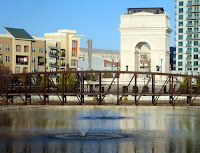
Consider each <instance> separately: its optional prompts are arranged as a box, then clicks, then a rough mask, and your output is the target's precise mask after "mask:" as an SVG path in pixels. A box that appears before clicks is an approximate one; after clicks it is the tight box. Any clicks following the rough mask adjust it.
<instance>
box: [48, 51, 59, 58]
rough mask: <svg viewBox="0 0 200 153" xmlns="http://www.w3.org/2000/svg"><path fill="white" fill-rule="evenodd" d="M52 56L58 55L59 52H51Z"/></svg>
mask: <svg viewBox="0 0 200 153" xmlns="http://www.w3.org/2000/svg"><path fill="white" fill-rule="evenodd" d="M49 56H50V57H57V56H58V53H57V52H49Z"/></svg>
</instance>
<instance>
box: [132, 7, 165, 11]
mask: <svg viewBox="0 0 200 153" xmlns="http://www.w3.org/2000/svg"><path fill="white" fill-rule="evenodd" d="M129 9H144V10H145V9H147V10H148V9H153V10H154V9H160V10H162V11H164V9H163V7H146V8H145V7H144V8H128V10H129Z"/></svg>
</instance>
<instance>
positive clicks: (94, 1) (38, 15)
mask: <svg viewBox="0 0 200 153" xmlns="http://www.w3.org/2000/svg"><path fill="white" fill-rule="evenodd" d="M174 5H175V2H174V0H1V9H0V19H1V20H0V33H5V30H4V29H3V27H13V28H23V29H25V30H26V31H27V32H28V33H29V34H36V35H38V36H40V37H43V36H44V33H48V32H57V30H58V29H70V30H76V31H77V34H78V35H84V38H82V39H81V47H87V43H86V42H87V40H88V39H93V48H99V49H117V50H119V49H120V32H119V31H118V30H117V28H119V25H120V15H121V14H122V13H127V8H137V7H163V8H164V10H165V11H166V12H168V13H169V15H170V17H171V29H172V30H175V29H174V25H175V22H174V18H175V15H174V12H175V8H174ZM174 37H175V35H174V32H172V34H171V42H170V45H171V46H173V45H174V44H175V42H174Z"/></svg>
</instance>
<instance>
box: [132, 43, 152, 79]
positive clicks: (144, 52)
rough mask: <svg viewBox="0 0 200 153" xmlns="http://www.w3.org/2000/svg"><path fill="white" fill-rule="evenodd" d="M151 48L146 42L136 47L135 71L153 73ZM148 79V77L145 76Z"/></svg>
mask: <svg viewBox="0 0 200 153" xmlns="http://www.w3.org/2000/svg"><path fill="white" fill-rule="evenodd" d="M150 52H151V46H150V45H149V43H147V42H145V41H141V42H139V43H137V44H136V45H135V48H134V56H135V70H136V71H143V72H151V54H150ZM144 77H148V76H144Z"/></svg>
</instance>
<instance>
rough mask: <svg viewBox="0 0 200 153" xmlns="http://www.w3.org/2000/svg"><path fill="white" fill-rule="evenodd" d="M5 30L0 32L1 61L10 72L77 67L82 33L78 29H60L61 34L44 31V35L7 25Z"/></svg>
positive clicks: (63, 69) (72, 68) (71, 68)
mask: <svg viewBox="0 0 200 153" xmlns="http://www.w3.org/2000/svg"><path fill="white" fill-rule="evenodd" d="M5 30H6V31H7V34H0V64H3V65H4V66H5V67H6V68H8V69H10V70H11V72H13V73H22V72H36V71H37V72H44V71H65V70H75V69H76V68H77V59H78V54H79V46H80V38H82V37H83V36H77V35H76V31H74V30H59V31H58V34H53V35H52V34H45V37H44V38H42V37H37V36H35V35H32V36H31V35H30V34H28V33H27V32H26V31H25V30H24V29H17V28H7V27H5ZM55 36H58V37H55ZM59 36H60V37H59ZM61 37H62V38H61ZM45 59H46V60H45Z"/></svg>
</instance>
